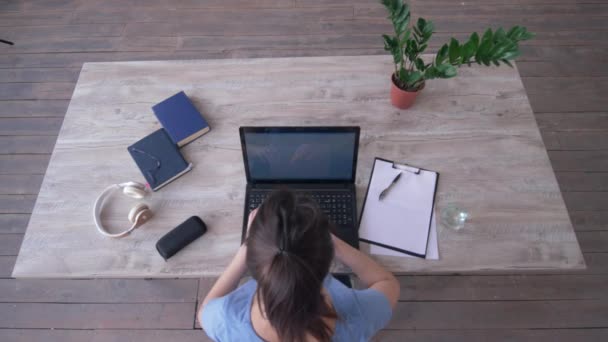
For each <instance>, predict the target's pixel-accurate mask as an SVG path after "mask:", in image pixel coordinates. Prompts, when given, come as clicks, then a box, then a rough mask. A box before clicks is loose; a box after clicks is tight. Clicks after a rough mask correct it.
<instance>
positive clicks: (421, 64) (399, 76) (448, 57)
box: [381, 0, 533, 109]
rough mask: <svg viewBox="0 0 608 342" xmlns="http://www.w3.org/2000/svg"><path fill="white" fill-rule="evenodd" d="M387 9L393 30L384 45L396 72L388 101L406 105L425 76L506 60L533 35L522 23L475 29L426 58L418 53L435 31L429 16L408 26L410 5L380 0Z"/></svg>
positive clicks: (440, 75)
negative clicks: (521, 42) (475, 30)
mask: <svg viewBox="0 0 608 342" xmlns="http://www.w3.org/2000/svg"><path fill="white" fill-rule="evenodd" d="M381 2H382V4H383V5H384V7H386V9H387V10H388V13H389V16H388V19H390V21H391V22H392V24H393V27H394V29H395V34H394V35H392V36H389V35H382V37H383V38H384V49H385V50H386V51H389V52H390V53H391V54H392V55H393V61H394V64H395V72H394V73H393V75H392V77H391V81H392V86H391V102H392V104H393V105H394V106H395V107H398V108H401V109H406V108H409V107H410V106H411V105H412V104H413V103H414V100H415V99H416V96H417V95H418V93H419V92H420V91H421V90H422V89H423V88H424V85H425V82H426V80H430V79H433V78H450V77H454V76H456V68H458V67H460V66H462V65H465V64H466V65H468V66H471V64H472V63H477V64H483V65H486V66H490V65H496V66H499V65H501V63H502V64H507V65H509V66H511V67H512V65H511V63H510V62H509V61H510V60H513V59H515V58H516V57H517V56H519V53H520V52H519V45H518V43H519V42H520V41H522V40H527V39H530V38H532V37H533V34H532V33H530V32H528V31H527V30H526V28H525V27H521V26H514V27H513V28H511V29H510V30H508V31H505V30H503V29H502V28H499V29H497V30H496V31H492V29H487V30H486V31H485V33H484V34H483V35H482V36H481V38H480V36H479V35H478V34H477V33H476V32H475V33H473V34H471V36H470V37H469V39H468V41H466V42H465V43H464V44H461V43H460V42H459V41H458V40H456V39H454V38H452V39H450V42H449V43H446V44H444V45H443V46H442V47H441V48H440V49H439V51H438V52H437V54H436V55H435V58H434V59H433V60H432V61H430V62H428V61H424V60H423V59H422V58H421V54H422V53H423V52H424V51H425V50H426V48H427V47H428V42H429V39H430V38H431V36H432V35H433V33H434V26H433V23H432V22H431V21H430V20H425V19H424V18H419V19H418V21H417V22H416V24H415V25H412V27H410V9H409V6H408V5H407V4H405V3H403V0H382V1H381Z"/></svg>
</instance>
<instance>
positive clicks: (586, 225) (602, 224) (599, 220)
mask: <svg viewBox="0 0 608 342" xmlns="http://www.w3.org/2000/svg"><path fill="white" fill-rule="evenodd" d="M570 220H572V224H573V225H574V228H575V229H576V230H580V231H589V230H608V212H607V211H570Z"/></svg>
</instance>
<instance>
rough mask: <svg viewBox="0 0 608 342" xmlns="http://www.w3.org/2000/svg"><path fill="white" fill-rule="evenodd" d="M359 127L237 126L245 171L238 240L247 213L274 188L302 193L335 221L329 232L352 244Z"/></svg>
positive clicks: (355, 240) (356, 243)
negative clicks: (245, 180)
mask: <svg viewBox="0 0 608 342" xmlns="http://www.w3.org/2000/svg"><path fill="white" fill-rule="evenodd" d="M359 131H360V129H359V127H240V129H239V134H240V137H241V148H242V151H243V161H244V163H245V174H246V175H247V189H246V192H245V211H244V215H243V231H242V235H241V241H244V239H245V234H246V232H247V219H248V217H249V213H250V212H251V211H252V210H253V209H255V208H257V207H258V206H259V205H260V204H262V202H263V201H264V199H265V198H266V196H267V195H268V194H269V193H271V192H272V191H273V190H276V189H280V188H288V189H290V190H293V191H295V192H296V193H300V194H306V195H308V196H310V197H312V198H313V199H315V200H316V201H317V203H318V204H319V207H320V208H321V210H323V212H325V214H326V215H327V216H328V217H329V220H330V221H331V222H333V223H334V226H335V231H334V232H333V233H334V234H336V236H338V237H339V238H341V239H342V240H344V241H345V242H347V243H349V244H350V245H351V246H353V247H355V248H359V236H358V233H357V219H356V217H357V203H356V198H355V173H356V170H357V154H358V149H359Z"/></svg>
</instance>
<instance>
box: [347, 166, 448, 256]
mask: <svg viewBox="0 0 608 342" xmlns="http://www.w3.org/2000/svg"><path fill="white" fill-rule="evenodd" d="M399 174H401V176H399V180H398V181H397V182H396V183H395V184H392V186H391V183H392V182H394V179H395V178H396V176H397V175H399ZM438 181H439V173H438V172H435V171H430V170H426V169H422V168H418V167H414V166H411V165H407V164H398V163H395V162H393V161H390V160H386V159H383V158H378V157H376V158H375V159H374V166H373V168H372V172H371V175H370V180H369V184H368V187H367V191H366V193H365V199H364V201H363V208H362V210H361V216H360V218H359V240H360V241H362V242H365V243H368V244H371V245H376V246H380V247H383V248H386V249H390V250H394V251H397V252H400V253H404V254H409V255H412V256H416V257H419V258H426V254H427V246H428V240H429V235H430V230H431V217H432V215H433V208H434V207H435V197H436V193H437V183H438ZM387 188H390V191H388V193H387V194H385V196H384V197H383V199H382V200H380V199H379V197H380V196H379V195H380V193H381V192H383V191H384V190H386V189H387Z"/></svg>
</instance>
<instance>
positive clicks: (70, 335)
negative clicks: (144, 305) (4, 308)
mask: <svg viewBox="0 0 608 342" xmlns="http://www.w3.org/2000/svg"><path fill="white" fill-rule="evenodd" d="M0 340H2V341H7V342H30V341H45V342H81V341H89V342H140V341H146V342H167V341H180V342H211V341H212V340H211V339H209V338H208V337H207V336H206V335H205V333H204V332H202V331H200V330H193V329H187V330H186V329H171V330H122V329H120V330H112V329H104V330H78V329H74V330H67V329H57V330H55V329H0Z"/></svg>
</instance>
